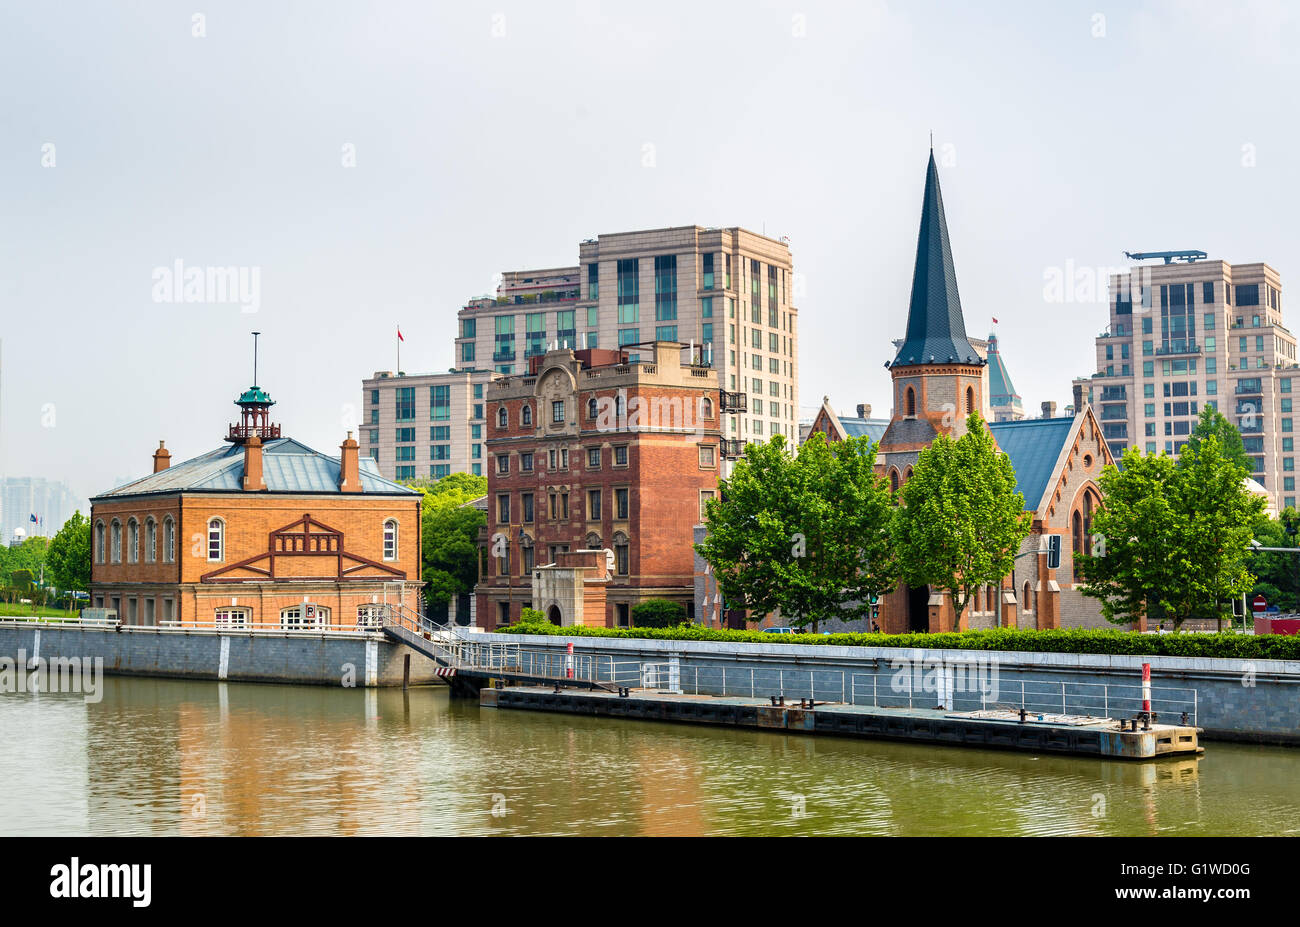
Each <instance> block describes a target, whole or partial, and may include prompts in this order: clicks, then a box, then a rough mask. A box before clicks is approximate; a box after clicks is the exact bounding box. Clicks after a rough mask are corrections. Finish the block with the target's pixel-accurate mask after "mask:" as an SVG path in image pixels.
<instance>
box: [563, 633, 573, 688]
mask: <svg viewBox="0 0 1300 927" xmlns="http://www.w3.org/2000/svg"><path fill="white" fill-rule="evenodd" d="M564 678H565V679H572V678H573V641H569V643H568V644H567V645H566V646H565V653H564Z"/></svg>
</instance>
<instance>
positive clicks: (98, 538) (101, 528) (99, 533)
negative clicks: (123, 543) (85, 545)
mask: <svg viewBox="0 0 1300 927" xmlns="http://www.w3.org/2000/svg"><path fill="white" fill-rule="evenodd" d="M107 556H108V527H107V526H106V525H105V524H104V519H102V518H100V519H97V520H96V521H95V562H96V563H103V562H104V559H105V558H106V557H107Z"/></svg>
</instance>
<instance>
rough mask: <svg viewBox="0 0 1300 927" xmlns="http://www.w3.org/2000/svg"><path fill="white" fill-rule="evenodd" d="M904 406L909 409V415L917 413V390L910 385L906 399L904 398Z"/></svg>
mask: <svg viewBox="0 0 1300 927" xmlns="http://www.w3.org/2000/svg"><path fill="white" fill-rule="evenodd" d="M904 407H905V408H906V409H907V414H908V415H915V414H916V392H915V391H914V390H913V389H912V387H910V386H909V387H908V388H907V394H906V399H905V400H904Z"/></svg>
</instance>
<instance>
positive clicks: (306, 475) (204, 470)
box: [95, 438, 418, 499]
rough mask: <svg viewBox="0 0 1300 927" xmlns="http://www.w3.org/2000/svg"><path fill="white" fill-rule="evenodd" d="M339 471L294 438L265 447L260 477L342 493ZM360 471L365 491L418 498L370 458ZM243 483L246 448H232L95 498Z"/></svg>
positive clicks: (235, 487)
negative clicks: (380, 472)
mask: <svg viewBox="0 0 1300 927" xmlns="http://www.w3.org/2000/svg"><path fill="white" fill-rule="evenodd" d="M339 468H340V464H339V459H338V458H337V457H330V456H328V455H327V454H322V453H320V452H319V451H314V450H312V449H311V448H309V447H307V445H305V444H300V443H299V442H297V441H295V440H293V439H292V438H278V439H276V440H274V441H267V442H266V443H265V444H264V445H262V478H263V479H264V480H265V481H266V490H267V491H268V492H302V493H332V492H338V491H339ZM360 471H361V491H362V492H363V493H364V492H374V493H410V494H412V495H418V492H417V490H414V489H411V488H409V487H407V486H403V485H401V484H400V483H394V482H392V481H391V480H386V479H384V478H383V477H382V476H380V475H379V469H378V467H377V466H376V465H375V462H374V461H373V460H372V459H370V458H368V457H363V458H361V461H360ZM243 482H244V449H243V448H242V447H241V446H239V445H237V444H234V445H230V446H229V447H219V448H217V449H216V450H213V451H209V452H208V453H206V454H202V455H200V456H198V457H195V458H192V459H191V460H187V461H184V462H183V463H178V464H175V465H174V466H171V467H168V468H167V469H166V470H161V471H159V472H158V473H152V474H150V475H149V476H146V477H144V478H143V479H139V480H135V481H134V482H131V483H127V484H126V485H124V486H119V487H117V488H116V489H111V490H109V491H108V492H105V493H101V494H100V495H99V496H96V497H95V498H97V499H99V498H112V497H116V496H134V495H141V494H144V493H165V492H203V491H215V492H238V491H240V490H241V489H242V488H243Z"/></svg>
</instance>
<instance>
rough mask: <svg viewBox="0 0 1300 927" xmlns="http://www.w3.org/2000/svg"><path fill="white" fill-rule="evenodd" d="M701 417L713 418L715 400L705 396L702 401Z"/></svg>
mask: <svg viewBox="0 0 1300 927" xmlns="http://www.w3.org/2000/svg"><path fill="white" fill-rule="evenodd" d="M700 417H701V418H713V400H712V399H710V398H709V397H708V396H705V397H704V399H703V400H701V402H700Z"/></svg>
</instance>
